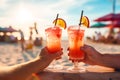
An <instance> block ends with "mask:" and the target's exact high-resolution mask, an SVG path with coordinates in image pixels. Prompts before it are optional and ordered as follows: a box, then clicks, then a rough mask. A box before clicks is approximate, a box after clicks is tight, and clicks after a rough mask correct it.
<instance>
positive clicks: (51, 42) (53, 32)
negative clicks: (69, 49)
mask: <svg viewBox="0 0 120 80" xmlns="http://www.w3.org/2000/svg"><path fill="white" fill-rule="evenodd" d="M45 33H46V38H47V39H46V41H47V49H48V51H49V52H50V54H54V53H56V52H57V51H59V50H61V34H62V29H60V28H59V27H57V26H54V27H52V26H51V27H49V28H47V29H45ZM54 66H55V64H54V62H53V66H52V67H51V68H55V67H54Z"/></svg>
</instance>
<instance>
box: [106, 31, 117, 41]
mask: <svg viewBox="0 0 120 80" xmlns="http://www.w3.org/2000/svg"><path fill="white" fill-rule="evenodd" d="M105 42H106V43H114V42H115V39H114V31H113V29H110V31H109V32H108V33H107V34H106V41H105Z"/></svg>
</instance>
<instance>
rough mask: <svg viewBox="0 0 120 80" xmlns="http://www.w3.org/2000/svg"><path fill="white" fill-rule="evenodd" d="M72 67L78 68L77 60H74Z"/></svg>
mask: <svg viewBox="0 0 120 80" xmlns="http://www.w3.org/2000/svg"><path fill="white" fill-rule="evenodd" d="M74 69H78V61H75V62H74Z"/></svg>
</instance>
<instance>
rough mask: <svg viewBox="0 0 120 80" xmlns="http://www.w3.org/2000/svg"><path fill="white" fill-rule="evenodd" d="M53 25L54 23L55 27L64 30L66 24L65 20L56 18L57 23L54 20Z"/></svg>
mask: <svg viewBox="0 0 120 80" xmlns="http://www.w3.org/2000/svg"><path fill="white" fill-rule="evenodd" d="M53 23H54V24H55V23H56V25H57V26H59V27H61V28H64V29H66V27H67V26H66V22H65V20H63V19H62V18H58V19H57V21H56V19H55V20H54V21H53Z"/></svg>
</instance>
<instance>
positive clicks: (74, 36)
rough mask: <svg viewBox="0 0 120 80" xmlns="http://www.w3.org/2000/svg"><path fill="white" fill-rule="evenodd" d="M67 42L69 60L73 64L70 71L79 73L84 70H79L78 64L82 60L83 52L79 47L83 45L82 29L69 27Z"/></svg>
mask: <svg viewBox="0 0 120 80" xmlns="http://www.w3.org/2000/svg"><path fill="white" fill-rule="evenodd" d="M67 32H68V40H69V59H70V60H72V62H73V63H74V67H73V68H70V70H74V71H79V70H82V71H83V70H84V68H79V66H78V63H79V61H80V60H82V59H84V52H83V51H81V50H80V47H81V46H83V45H84V33H85V30H84V28H81V27H80V29H79V26H70V27H68V29H67Z"/></svg>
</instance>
